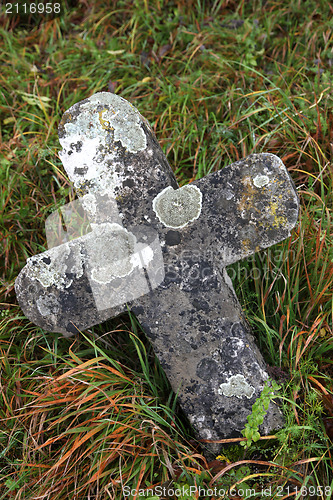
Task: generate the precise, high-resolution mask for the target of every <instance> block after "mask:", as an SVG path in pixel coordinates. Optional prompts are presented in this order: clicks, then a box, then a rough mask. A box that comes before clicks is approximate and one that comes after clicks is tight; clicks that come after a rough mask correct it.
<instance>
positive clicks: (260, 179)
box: [253, 175, 269, 188]
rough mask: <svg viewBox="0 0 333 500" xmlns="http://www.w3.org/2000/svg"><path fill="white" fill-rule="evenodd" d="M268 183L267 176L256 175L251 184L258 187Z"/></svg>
mask: <svg viewBox="0 0 333 500" xmlns="http://www.w3.org/2000/svg"><path fill="white" fill-rule="evenodd" d="M268 183H269V177H268V176H267V175H256V177H255V178H254V179H253V184H254V185H255V186H256V187H258V188H261V187H264V186H266V185H267V184H268Z"/></svg>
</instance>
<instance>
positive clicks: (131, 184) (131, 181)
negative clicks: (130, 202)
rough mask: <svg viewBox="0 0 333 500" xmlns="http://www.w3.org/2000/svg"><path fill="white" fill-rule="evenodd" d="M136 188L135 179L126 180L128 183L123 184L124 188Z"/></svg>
mask: <svg viewBox="0 0 333 500" xmlns="http://www.w3.org/2000/svg"><path fill="white" fill-rule="evenodd" d="M134 186H135V182H134V181H133V179H126V181H124V182H123V187H129V188H132V187H134Z"/></svg>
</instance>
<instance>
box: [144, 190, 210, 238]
mask: <svg viewBox="0 0 333 500" xmlns="http://www.w3.org/2000/svg"><path fill="white" fill-rule="evenodd" d="M201 207H202V194H201V191H200V189H198V188H197V187H196V186H191V185H187V186H183V187H182V188H179V189H173V188H172V187H171V186H169V187H167V188H165V189H163V191H161V192H160V193H159V194H158V195H157V196H156V198H155V199H154V201H153V209H154V212H155V213H156V215H157V217H158V218H159V220H160V221H161V222H162V224H164V225H165V226H166V227H171V228H172V229H179V228H181V227H185V226H186V225H187V224H189V222H192V221H194V220H195V219H198V217H199V216H200V213H201Z"/></svg>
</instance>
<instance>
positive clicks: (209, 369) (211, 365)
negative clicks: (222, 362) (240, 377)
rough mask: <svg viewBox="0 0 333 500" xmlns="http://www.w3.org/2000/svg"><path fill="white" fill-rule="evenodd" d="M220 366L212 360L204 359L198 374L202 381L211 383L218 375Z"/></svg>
mask: <svg viewBox="0 0 333 500" xmlns="http://www.w3.org/2000/svg"><path fill="white" fill-rule="evenodd" d="M218 369H219V365H218V364H217V363H216V361H214V360H213V359H210V358H204V359H202V360H201V361H200V362H199V363H198V366H197V369H196V374H197V376H198V377H200V378H201V379H202V380H206V381H207V382H208V381H210V380H211V379H212V378H213V377H214V376H215V375H216V374H217V373H218Z"/></svg>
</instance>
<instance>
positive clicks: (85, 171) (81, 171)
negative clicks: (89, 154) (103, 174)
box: [74, 167, 88, 175]
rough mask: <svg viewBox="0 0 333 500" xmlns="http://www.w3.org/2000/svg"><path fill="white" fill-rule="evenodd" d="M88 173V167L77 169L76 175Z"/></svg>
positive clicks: (75, 170)
mask: <svg viewBox="0 0 333 500" xmlns="http://www.w3.org/2000/svg"><path fill="white" fill-rule="evenodd" d="M87 172H88V167H75V169H74V174H77V175H85V174H86V173H87Z"/></svg>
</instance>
